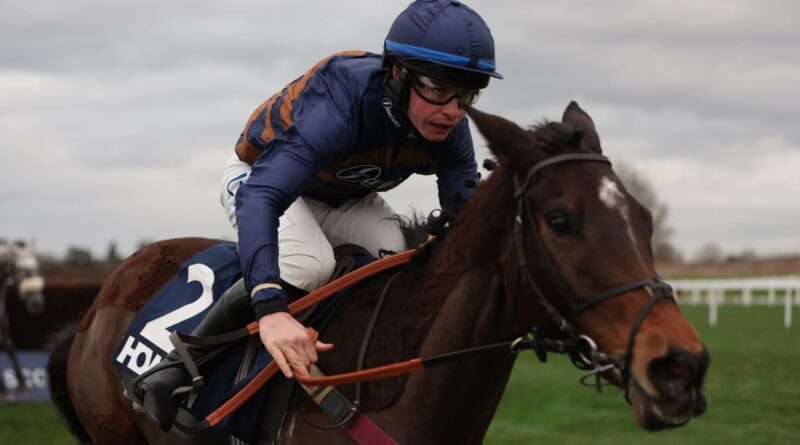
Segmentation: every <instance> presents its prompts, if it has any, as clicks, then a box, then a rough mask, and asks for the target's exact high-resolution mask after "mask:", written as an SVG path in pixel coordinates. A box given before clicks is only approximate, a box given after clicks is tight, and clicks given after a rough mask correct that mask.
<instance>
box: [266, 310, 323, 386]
mask: <svg viewBox="0 0 800 445" xmlns="http://www.w3.org/2000/svg"><path fill="white" fill-rule="evenodd" d="M258 333H259V335H260V336H261V343H263V344H264V347H265V348H267V352H269V353H270V355H271V356H272V359H273V360H275V363H276V364H277V365H278V367H279V368H280V369H281V371H282V372H283V375H285V376H286V378H292V376H293V374H292V372H294V373H297V375H300V376H308V367H309V366H311V365H313V364H314V363H317V352H326V351H330V350H331V349H333V345H332V344H329V343H323V342H321V341H317V342H316V343H314V344H312V343H311V339H310V338H309V337H308V332H307V330H306V327H305V326H303V325H302V324H300V323H299V322H298V321H297V320H295V319H294V317H292V315H291V314H289V313H287V312H275V313H273V314H269V315H265V316H263V317H261V318H260V319H259V320H258Z"/></svg>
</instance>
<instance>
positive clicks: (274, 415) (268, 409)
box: [115, 243, 375, 443]
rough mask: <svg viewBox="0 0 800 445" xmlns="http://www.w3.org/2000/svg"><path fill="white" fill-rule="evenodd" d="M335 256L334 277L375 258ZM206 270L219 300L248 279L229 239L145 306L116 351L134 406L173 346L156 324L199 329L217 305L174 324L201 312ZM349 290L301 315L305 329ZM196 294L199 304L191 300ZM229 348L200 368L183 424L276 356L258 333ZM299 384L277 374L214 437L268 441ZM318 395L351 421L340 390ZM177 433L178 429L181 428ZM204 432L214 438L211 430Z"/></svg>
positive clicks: (347, 252) (321, 322)
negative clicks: (139, 381)
mask: <svg viewBox="0 0 800 445" xmlns="http://www.w3.org/2000/svg"><path fill="white" fill-rule="evenodd" d="M334 254H335V257H336V260H337V265H336V268H335V271H334V274H333V276H332V278H331V280H335V279H337V278H339V277H341V276H344V275H346V274H347V273H349V272H351V271H353V270H355V269H356V268H358V267H360V266H363V265H365V264H368V263H369V262H371V261H374V260H375V258H373V257H371V256H370V255H369V253H368V252H367V251H366V250H365V249H364V248H362V247H359V246H355V245H344V246H340V247H339V248H337V249H336V250H335V252H334ZM205 268H207V269H205ZM199 269H202V270H205V271H206V274H208V271H211V274H210V275H211V276H212V277H213V278H212V280H211V282H208V280H206V282H201V285H202V286H203V289H204V292H205V290H206V289H208V290H210V291H211V292H210V293H211V294H212V295H211V297H212V299H213V302H212V304H213V303H215V302H216V300H217V299H218V298H219V297H220V296H221V295H222V294H223V293H224V292H225V291H226V290H227V289H228V288H230V287H231V286H233V285H235V284H236V283H237V281H240V280H241V272H240V270H239V259H238V255H237V253H236V249H235V245H233V244H230V243H223V244H220V245H216V246H213V247H211V248H209V249H208V250H206V251H204V252H201V253H198V254H197V255H195V256H194V257H192V258H191V259H190V260H188V261H187V262H186V263H185V264H183V265H182V266H181V267H180V269H179V271H178V273H177V274H176V277H175V278H173V280H171V281H170V282H169V283H168V284H167V285H165V286H164V288H162V289H161V290H160V291H159V292H158V293H157V294H156V295H155V296H154V297H153V298H152V299H151V300H150V301H149V302H148V304H147V305H145V307H143V308H142V310H141V311H140V312H139V313H138V314H137V317H136V319H135V320H134V322H133V323H131V326H130V327H129V330H128V334H127V335H126V336H125V337H123V341H122V342H121V344H120V347H119V349H118V352H117V354H116V356H115V357H116V360H115V363H116V364H117V365H118V366H119V367H120V368H121V369H122V370H123V372H122V375H123V384H124V386H125V387H126V395H128V397H129V398H130V399H131V400H132V401H133V402H134V408H136V402H137V400H136V397H134V396H133V394H134V392H133V391H132V382H133V380H134V379H135V378H137V377H138V376H139V375H141V374H143V373H144V372H146V371H147V370H148V369H150V368H151V367H153V366H155V365H156V364H158V363H159V362H160V360H161V359H162V358H163V357H164V356H166V354H167V353H168V352H169V350H171V344H168V343H166V341H168V340H167V339H168V336H164V335H161V336H159V335H158V334H157V333H160V334H166V332H161V331H158V330H157V328H159V329H162V330H163V329H164V328H170V330H173V331H179V332H192V331H193V330H194V328H195V327H196V325H197V324H199V322H200V321H201V320H202V319H203V316H204V315H205V313H207V311H208V310H210V308H211V304H209V305H208V306H207V308H206V309H205V310H202V311H200V312H197V313H196V314H195V315H194V316H193V317H189V318H188V319H185V320H180V321H179V322H178V323H177V324H172V325H167V323H172V322H173V321H174V320H175V315H174V314H177V313H179V312H181V311H184V312H186V310H185V308H188V307H191V306H192V305H194V306H195V309H196V307H197V306H198V302H199V301H200V300H201V299H202V298H203V297H201V299H197V298H196V294H197V292H196V291H194V292H193V289H192V287H193V285H194V286H195V287H196V285H195V284H194V281H199V280H197V279H194V278H196V277H197V276H198V274H197V273H196V271H197V270H199ZM193 271H194V272H195V273H194V274H193V273H192V272H193ZM347 293H348V290H344V291H341V292H339V294H338V295H336V296H334V297H333V298H331V299H329V300H326V301H325V302H322V303H318V304H317V305H315V306H314V307H312V308H311V309H309V310H307V311H305V312H304V313H302V314H300V315H298V316H297V318H298V320H299V321H301V323H304V324H305V325H306V326H311V327H314V329H316V330H317V331H320V332H323V331H324V329H325V326H326V324H327V321H328V319H329V316H330V315H331V314H332V313H333V312H334V308H335V307H336V305H337V304H338V302H339V301H341V299H342V297H344V296H345V295H346V294H347ZM191 295H195V296H194V297H192V296H191ZM203 295H204V296H205V295H206V294H205V293H204V294H203ZM193 299H194V301H192V300H193ZM170 317H172V318H170ZM224 349H225V350H224V351H221V352H217V351H215V353H214V355H216V356H215V357H213V358H211V359H210V360H208V361H207V362H205V363H204V365H203V366H202V367H201V373H202V374H203V379H204V381H205V385H204V387H203V389H202V390H201V391H200V392H199V393H197V394H194V395H192V396H191V397H190V398H189V399H188V400H187V403H185V404H184V405H182V406H181V408H180V409H179V410H178V414H177V418H176V420H177V423H181V424H186V423H187V422H188V423H191V422H192V421H193V420H194V419H204V418H205V417H206V416H207V415H208V414H209V413H211V412H213V411H214V410H215V409H216V408H218V407H219V406H220V404H221V403H223V402H225V401H226V400H227V399H228V398H230V397H231V395H232V394H236V392H237V391H238V390H239V389H241V387H243V386H244V385H245V384H246V383H248V382H249V381H250V380H252V378H253V377H254V375H255V374H256V373H257V371H258V370H260V369H262V368H263V367H264V366H265V365H266V364H267V363H269V362H270V361H271V357H269V354H267V353H266V351H265V350H264V349H263V348H261V347H260V341H259V338H258V336H248V337H247V338H245V339H243V340H241V341H237V342H236V343H235V344H231V345H230V346H228V347H226V348H224ZM294 389H295V380H288V379H286V378H284V377H283V376H282V375H276V376H275V377H274V378H272V379H271V380H270V381H269V382H268V383H267V384H266V385H265V386H264V387H263V388H262V389H261V390H260V391H258V393H257V394H256V395H254V396H253V397H252V398H251V399H250V400H249V401H247V402H246V403H245V404H244V405H243V406H242V407H241V408H239V409H238V410H237V411H236V412H235V413H233V414H232V415H231V416H230V417H228V418H227V419H226V420H225V421H224V422H222V423H220V424H219V425H217V426H215V427H214V430H215V432H216V433H217V434H214V436H220V437H224V436H225V435H227V434H230V435H232V436H234V437H236V438H238V439H240V440H244V441H246V442H255V441H256V439H258V440H259V442H263V441H264V439H265V438H269V440H268V441H267V443H268V442H269V441H270V440H275V439H276V438H277V436H278V432H279V430H280V426H281V424H282V423H283V419H284V417H285V415H286V410H287V407H288V403H289V400H290V399H291V397H292V394H293V391H294ZM267 395H269V396H267ZM312 398H314V395H312ZM318 399H319V403H320V406H321V407H322V409H323V410H324V411H325V412H327V413H328V414H329V416H330V417H331V418H332V420H333V422H334V423H339V422H343V421H345V420H346V416H347V414H348V413H350V412H352V404H350V402H349V401H348V400H347V399H346V398H344V396H343V395H341V394H340V393H339V392H338V390H335V388H330V390H329V391H327V392H326V394H325V397H318ZM195 422H196V421H195ZM173 431H176V432H178V431H177V430H173ZM178 434H179V435H182V436H184V437H185V438H187V439H190V440H197V439H198V437H197V436H198V435H195V434H189V433H183V432H178ZM204 434H205V435H206V436H208V432H205V433H204ZM206 440H208V438H206ZM206 440H203V441H206Z"/></svg>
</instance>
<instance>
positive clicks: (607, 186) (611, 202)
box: [598, 176, 644, 264]
mask: <svg viewBox="0 0 800 445" xmlns="http://www.w3.org/2000/svg"><path fill="white" fill-rule="evenodd" d="M598 194H599V196H600V201H603V204H605V205H606V207H608V208H609V209H611V210H616V211H618V212H619V213H620V216H622V220H623V221H625V231H626V233H627V234H628V238H630V239H631V242H632V243H633V247H634V249H633V250H634V252H636V256H638V257H639V261H641V262H642V264H644V258H642V254H641V253H639V248H638V246H637V243H636V236H635V235H634V234H633V226H631V219H630V212H629V209H628V203H627V201H626V200H625V195H624V194H623V193H622V191H621V190H620V189H619V186H617V183H616V182H615V181H614V180H613V179H611V178H609V177H608V176H603V177H602V178H600V188H599V193H598Z"/></svg>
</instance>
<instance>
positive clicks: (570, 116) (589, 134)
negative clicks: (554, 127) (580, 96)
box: [561, 100, 602, 153]
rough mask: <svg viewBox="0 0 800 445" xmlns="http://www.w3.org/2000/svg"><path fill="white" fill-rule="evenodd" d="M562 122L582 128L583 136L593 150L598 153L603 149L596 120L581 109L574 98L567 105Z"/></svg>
mask: <svg viewBox="0 0 800 445" xmlns="http://www.w3.org/2000/svg"><path fill="white" fill-rule="evenodd" d="M561 122H562V123H565V124H569V125H571V126H573V127H575V128H576V129H579V130H581V131H582V132H583V137H584V138H585V139H586V140H587V141H589V148H591V149H592V150H593V151H596V152H598V153H599V152H601V151H602V150H601V148H600V136H598V135H597V130H596V129H595V128H594V121H592V118H591V117H589V115H588V114H586V112H585V111H583V109H581V107H580V106H579V105H578V103H577V102H575V101H574V100H573V101H572V102H570V103H569V105H567V109H566V110H564V116H563V117H562V118H561Z"/></svg>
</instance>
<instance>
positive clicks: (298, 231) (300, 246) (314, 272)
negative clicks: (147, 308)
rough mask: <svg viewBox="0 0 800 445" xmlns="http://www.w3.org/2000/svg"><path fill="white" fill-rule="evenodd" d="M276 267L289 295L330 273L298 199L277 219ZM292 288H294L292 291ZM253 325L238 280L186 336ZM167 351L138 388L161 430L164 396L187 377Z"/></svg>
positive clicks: (319, 238) (328, 254)
mask: <svg viewBox="0 0 800 445" xmlns="http://www.w3.org/2000/svg"><path fill="white" fill-rule="evenodd" d="M278 248H279V253H280V254H279V255H280V256H279V260H278V261H279V265H280V269H281V279H283V280H284V281H285V282H287V283H288V284H289V285H290V286H287V288H288V289H287V290H288V291H289V293H290V296H293V297H296V296H298V295H297V293H300V294H303V293H305V292H307V291H312V290H314V289H316V288H317V287H319V286H322V285H323V284H325V283H326V282H327V280H328V279H329V278H330V276H331V274H332V273H333V269H334V267H335V259H334V257H333V248H331V246H330V243H328V241H327V240H326V239H325V235H324V234H323V233H322V230H320V228H319V225H318V224H317V222H316V219H315V217H314V215H313V214H312V212H311V211H310V210H309V209H308V206H307V205H306V204H305V202H304V201H303V199H302V198H299V199H298V200H297V201H295V202H294V203H292V205H291V206H289V209H287V210H286V212H285V214H284V215H283V216H282V217H281V221H280V226H279V228H278ZM292 288H295V289H292ZM253 320H254V314H253V309H252V306H251V303H250V297H249V295H248V294H247V292H246V290H245V287H244V282H243V281H242V280H240V281H239V282H237V283H236V284H234V285H233V286H232V287H231V288H230V289H228V290H227V291H226V292H225V294H224V295H223V296H222V297H221V300H220V301H219V302H218V303H217V304H215V305H214V306H213V307H212V308H211V310H210V311H209V313H208V314H207V315H206V316H205V318H204V319H203V321H202V322H201V323H200V325H199V326H198V327H197V328H196V329H195V330H194V332H192V335H194V336H212V335H220V334H224V333H227V332H231V331H233V330H236V329H238V328H240V327H242V326H245V325H246V324H247V323H249V322H251V321H253ZM188 349H189V354H190V355H191V356H192V358H193V359H195V360H196V359H198V358H199V357H201V356H203V355H204V354H205V353H206V352H207V351H208V348H207V347H202V346H189V347H188ZM180 361H181V359H180V357H179V356H178V354H177V352H175V351H173V352H171V353H170V354H168V355H167V357H166V358H165V359H164V361H163V363H164V365H159V366H164V367H163V369H161V370H160V371H157V372H154V373H153V374H151V375H150V376H148V377H146V378H145V379H144V380H143V381H142V384H141V388H140V389H141V391H143V392H144V397H143V403H144V408H145V412H146V413H147V416H148V418H150V420H151V421H153V422H154V423H155V424H156V425H158V427H159V428H160V429H161V430H163V431H168V430H169V429H170V428H171V427H172V423H173V418H172V413H171V412H170V408H169V407H170V403H169V401H170V397H171V396H172V393H173V392H174V391H175V389H177V388H178V387H180V386H185V385H188V384H189V381H190V378H189V374H188V372H187V371H186V369H185V368H184V366H182V365H178V366H168V365H167V364H168V363H180Z"/></svg>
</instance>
